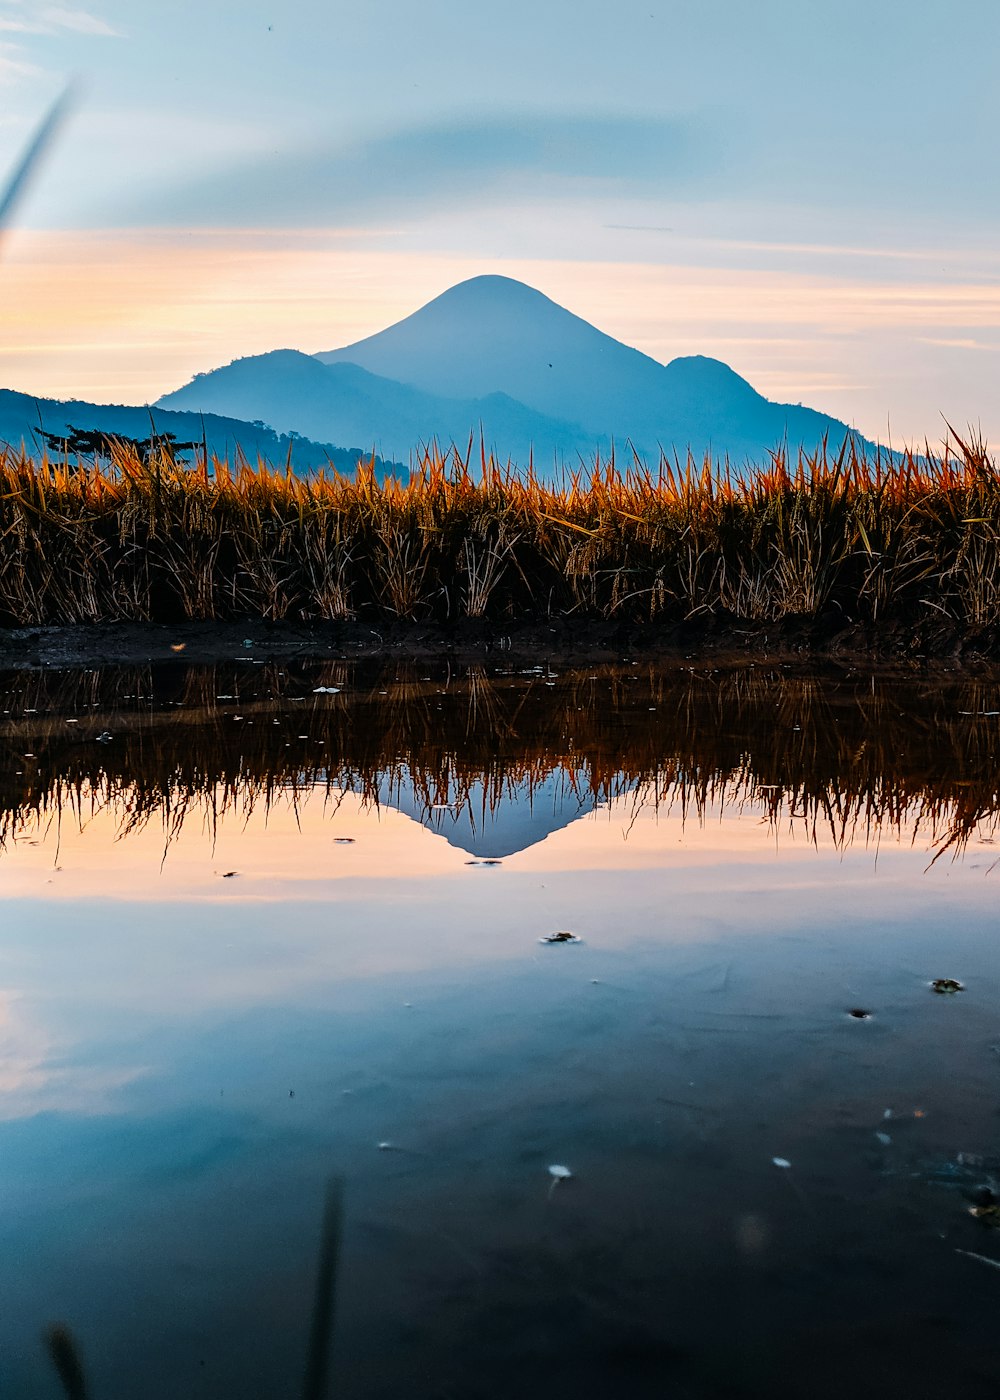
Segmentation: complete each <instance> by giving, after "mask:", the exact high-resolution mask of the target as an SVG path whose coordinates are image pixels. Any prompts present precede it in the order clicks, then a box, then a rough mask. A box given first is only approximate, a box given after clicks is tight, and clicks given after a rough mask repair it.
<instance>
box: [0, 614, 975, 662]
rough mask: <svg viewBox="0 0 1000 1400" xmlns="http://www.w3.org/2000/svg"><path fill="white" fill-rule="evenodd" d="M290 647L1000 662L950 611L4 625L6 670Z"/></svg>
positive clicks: (543, 656) (364, 653)
mask: <svg viewBox="0 0 1000 1400" xmlns="http://www.w3.org/2000/svg"><path fill="white" fill-rule="evenodd" d="M290 656H303V657H305V656H315V657H318V658H339V659H348V660H354V659H369V658H370V659H379V658H384V659H400V660H414V661H417V660H431V659H435V658H440V659H454V660H455V661H457V662H462V663H469V662H475V661H486V660H489V661H491V662H492V661H497V660H499V659H502V658H505V657H510V658H512V659H517V658H531V659H532V660H533V661H535V662H537V661H541V660H549V661H553V662H558V663H559V664H561V665H567V664H570V663H573V662H581V663H587V662H596V661H619V660H634V659H639V658H641V659H649V660H656V661H658V662H661V663H664V664H670V663H671V662H676V663H677V664H678V665H680V666H689V665H691V664H692V663H694V664H696V665H697V664H704V663H711V664H712V665H713V666H719V665H734V666H739V665H747V664H750V663H760V662H782V663H785V662H790V663H799V664H805V665H808V664H815V663H816V662H825V663H834V664H837V665H841V666H854V667H861V668H865V669H875V670H880V671H881V670H885V669H890V670H897V669H898V670H903V671H921V670H929V669H943V670H949V671H952V670H978V669H983V668H989V669H992V668H993V667H995V666H996V665H997V664H998V663H1000V631H998V629H983V630H980V631H969V630H963V629H960V628H958V627H956V626H955V625H954V624H952V623H951V622H950V621H948V620H946V619H944V618H941V619H936V618H935V619H929V620H927V621H926V622H923V623H920V624H909V625H901V624H893V625H891V626H885V627H883V628H872V627H867V628H866V627H863V626H860V625H858V624H848V625H845V624H844V623H843V621H842V619H841V618H840V617H839V616H838V617H834V618H819V619H816V618H785V619H783V620H782V621H780V622H772V623H750V622H745V621H740V620H734V619H731V618H723V617H718V616H713V617H710V618H692V619H689V620H688V621H686V622H683V623H680V624H672V625H656V624H649V625H635V624H624V625H623V624H615V623H609V622H601V621H593V620H588V619H581V620H575V619H572V618H544V619H537V620H534V621H529V622H524V623H520V624H517V625H512V624H499V625H497V624H492V623H485V622H476V621H470V620H468V619H465V620H462V621H459V622H456V623H454V624H450V625H449V624H438V623H427V624H424V623H420V622H403V621H393V622H390V623H380V624H379V625H378V626H377V627H375V626H372V625H370V624H368V623H363V622H356V621H355V622H337V623H325V624H324V623H310V624H299V625H296V624H294V623H288V622H278V623H271V622H263V621H261V620H259V619H258V620H256V621H250V620H244V621H242V622H224V623H219V622H187V623H175V624H151V623H105V624H99V625H91V626H72V627H34V628H28V627H20V628H9V629H0V668H6V669H12V670H21V669H35V668H42V669H46V668H58V667H65V666H114V665H129V664H135V663H143V662H148V661H169V660H171V659H172V658H174V659H178V660H180V659H184V660H187V661H198V662H200V661H204V662H214V661H222V660H229V659H232V658H240V659H244V660H245V659H249V658H254V657H258V658H260V657H290Z"/></svg>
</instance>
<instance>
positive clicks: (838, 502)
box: [0, 438, 1000, 628]
mask: <svg viewBox="0 0 1000 1400" xmlns="http://www.w3.org/2000/svg"><path fill="white" fill-rule="evenodd" d="M998 545H1000V477H998V474H997V469H996V466H995V464H994V463H993V462H992V461H991V460H990V459H989V457H988V456H987V454H986V452H985V450H984V448H983V447H982V446H981V445H979V444H977V443H975V442H969V443H965V442H963V441H962V440H961V439H958V438H955V439H954V440H953V442H952V443H951V445H949V446H948V447H946V448H945V450H944V452H943V453H942V454H940V455H938V456H937V457H933V456H932V455H931V454H930V453H927V454H926V455H916V454H914V453H909V454H902V455H896V456H893V457H890V456H888V455H885V454H883V455H877V456H875V457H866V456H865V455H864V454H863V453H862V452H861V451H860V450H859V449H858V448H857V447H856V446H853V445H850V446H848V447H846V448H845V449H844V451H843V452H841V453H840V454H839V455H837V456H833V455H832V454H830V453H828V452H827V450H826V449H825V448H824V449H821V450H820V451H818V452H816V453H815V454H813V455H811V456H807V455H805V454H800V455H799V457H798V459H797V460H796V461H794V462H790V461H788V460H787V459H786V457H785V456H784V454H783V453H781V452H776V453H774V454H773V455H772V458H771V460H770V462H769V463H768V464H767V465H766V466H764V467H761V468H758V469H755V470H752V471H750V472H749V474H747V475H744V476H740V475H737V474H736V473H734V472H732V471H730V470H723V471H714V470H713V469H712V467H711V464H706V465H705V466H704V467H701V468H699V467H698V466H697V465H696V464H694V463H693V462H691V461H689V462H688V463H687V464H686V465H685V466H681V465H680V464H678V463H676V462H674V463H670V462H668V461H666V460H664V461H663V462H662V463H661V465H660V467H659V468H658V469H657V470H656V471H655V472H654V471H651V470H649V469H647V468H645V467H643V466H642V465H641V464H639V463H634V464H632V465H631V466H629V467H627V468H624V469H623V468H621V467H620V466H619V465H618V464H616V463H615V462H614V461H610V462H604V463H602V462H600V461H599V462H598V463H597V464H596V466H595V467H594V469H593V471H592V472H591V474H590V475H589V476H588V477H586V478H584V477H583V476H581V475H577V476H573V477H567V479H566V480H564V481H563V482H562V483H561V484H560V485H557V486H552V485H546V484H545V483H543V482H541V481H539V480H538V479H537V478H535V477H534V476H533V475H532V474H530V473H528V474H527V475H525V476H519V475H517V474H516V473H515V472H514V471H512V470H510V469H508V468H504V467H501V466H500V465H499V464H498V463H496V462H495V461H493V460H491V459H486V458H485V457H484V458H483V459H482V460H481V461H480V462H479V463H477V464H476V465H475V467H474V468H473V467H472V466H470V461H469V457H468V455H465V456H463V455H462V454H460V453H458V452H457V451H452V453H451V454H450V455H442V454H436V453H430V452H429V453H427V454H426V455H425V457H424V459H423V462H422V464H421V466H420V469H419V470H417V471H415V472H414V473H413V474H412V476H411V480H410V482H409V483H408V484H406V485H402V484H400V483H399V482H397V481H394V480H388V481H384V482H379V481H378V480H376V477H375V473H374V470H372V469H371V468H370V467H369V466H366V465H364V464H362V465H361V466H360V467H359V469H358V471H357V473H356V476H354V477H345V476H340V475H337V474H323V473H321V474H319V475H316V476H313V477H297V476H295V475H293V474H292V473H291V471H289V470H284V471H282V470H274V469H272V468H270V467H269V466H267V464H265V463H257V464H256V465H252V464H250V463H249V462H247V461H246V460H245V459H243V458H238V460H237V461H236V463H235V465H232V466H231V465H230V464H228V463H227V462H224V461H218V460H215V461H213V462H212V463H211V466H210V467H209V465H208V464H206V463H205V462H204V461H201V462H200V464H199V465H198V467H196V468H194V469H185V468H183V467H180V466H178V465H177V464H175V463H174V462H173V461H172V460H171V459H170V457H169V456H165V457H163V458H161V459H159V460H155V461H153V462H152V463H149V464H145V465H144V464H143V463H142V462H140V461H139V460H138V458H137V457H136V456H135V455H134V454H131V455H130V454H129V452H128V451H126V450H124V449H123V450H121V451H119V452H117V453H116V454H115V455H114V457H113V459H112V462H111V464H110V465H109V466H101V465H93V464H91V465H88V464H86V463H70V462H66V461H63V462H54V461H50V460H46V459H43V460H41V461H33V460H31V459H29V458H28V457H26V456H24V455H23V454H18V453H15V452H13V451H11V450H10V449H2V448H0V624H7V625H13V624H18V625H40V624H67V623H74V622H99V621H114V620H124V619H128V620H139V621H141V620H151V621H177V620H182V619H227V618H238V617H257V618H265V619H270V620H280V619H294V620H297V621H302V620H306V621H309V620H316V619H325V620H342V619H349V618H353V617H360V618H367V619H375V618H386V617H391V618H411V619H419V620H438V621H445V620H449V619H451V620H454V619H458V618H463V617H465V618H488V619H492V620H494V621H496V622H500V621H503V620H513V621H517V620H519V619H526V618H531V617H539V616H577V617H591V618H602V619H612V618H614V619H622V620H625V621H630V622H637V621H639V622H649V621H651V620H657V619H663V620H665V621H682V620H685V619H689V618H693V617H698V616H703V615H710V614H717V615H723V616H727V617H731V618H737V619H745V620H748V621H752V622H770V621H776V620H779V619H782V618H786V617H799V618H815V617H817V616H819V615H820V614H822V613H824V612H829V611H830V610H835V611H838V612H839V614H840V615H842V616H843V617H844V618H845V619H856V620H860V621H866V622H875V623H878V622H881V621H883V620H885V619H887V618H893V619H900V618H903V619H906V618H910V619H912V618H919V617H920V616H921V615H923V616H924V617H926V615H927V611H928V610H932V611H935V612H936V613H937V614H939V615H944V616H945V617H947V618H948V619H950V620H951V621H952V622H953V623H955V624H958V625H961V626H963V627H971V628H985V627H989V626H991V625H993V624H995V623H996V622H997V621H998V620H1000V549H998Z"/></svg>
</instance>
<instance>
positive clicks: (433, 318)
mask: <svg viewBox="0 0 1000 1400" xmlns="http://www.w3.org/2000/svg"><path fill="white" fill-rule="evenodd" d="M160 403H161V405H163V406H165V407H170V408H186V409H194V410H205V411H210V412H214V413H225V414H230V415H233V416H235V417H248V418H259V417H263V418H265V419H266V420H267V421H268V422H269V423H271V425H272V426H273V427H275V428H278V429H281V430H283V431H284V430H287V429H289V428H294V429H296V430H297V431H299V432H304V433H307V434H308V435H310V436H312V437H319V438H320V439H323V440H326V439H332V440H334V441H337V442H345V441H352V442H354V441H360V442H365V443H368V442H376V443H377V444H378V446H379V448H380V450H381V451H383V452H384V453H385V454H387V455H389V456H394V457H401V458H402V459H403V460H406V459H407V457H408V454H409V453H410V452H412V451H413V450H414V449H415V448H416V447H418V446H419V444H420V443H421V442H428V441H430V440H431V439H434V438H436V439H438V440H439V441H441V442H443V443H447V442H449V441H455V442H457V443H458V444H459V445H464V444H465V443H466V442H467V441H468V439H469V435H470V433H476V434H478V432H479V430H480V428H481V429H482V431H483V434H484V437H485V441H486V445H487V447H494V448H495V449H496V452H497V455H498V456H499V457H500V458H501V459H506V458H508V457H512V458H513V459H514V460H515V461H518V462H521V463H524V462H525V461H526V460H527V455H528V452H529V450H531V449H532V448H533V449H534V454H535V459H536V462H537V463H538V464H539V465H540V466H542V467H544V466H545V465H546V463H550V462H551V461H552V460H553V456H555V457H556V459H558V460H561V461H565V462H568V463H572V464H573V465H577V464H578V454H583V455H584V457H585V458H587V457H592V456H593V453H594V450H595V449H596V448H598V447H600V448H601V449H602V450H606V449H607V447H608V446H609V444H610V443H611V441H612V439H614V440H615V441H616V442H617V443H618V444H619V446H620V447H622V448H624V447H625V446H626V444H627V443H629V442H631V443H634V444H635V446H636V447H637V448H638V449H639V451H640V452H642V453H644V454H646V456H647V457H650V458H652V459H653V460H655V459H656V457H657V455H658V452H659V449H660V448H661V447H662V448H664V449H665V450H666V451H667V452H668V453H672V452H673V451H674V450H676V451H678V452H679V453H681V454H682V455H683V454H684V453H685V452H686V450H687V449H688V448H690V449H691V450H692V451H693V452H694V453H695V454H696V455H699V456H700V455H701V454H702V453H704V452H706V451H711V452H713V453H714V454H715V456H716V457H722V456H724V455H725V454H729V456H731V457H732V458H733V461H734V463H736V464H739V463H741V462H743V461H744V460H745V459H747V458H749V459H752V460H757V461H760V460H766V457H767V453H768V451H769V450H770V449H773V448H775V447H777V446H779V445H780V444H781V443H782V442H787V443H788V444H789V446H790V448H791V449H792V451H793V452H794V451H795V449H796V448H797V447H798V446H800V445H802V446H804V447H806V448H807V449H813V448H815V447H817V446H818V445H819V444H820V442H821V441H822V440H823V438H824V436H828V437H829V442H830V446H831V448H832V450H833V451H834V452H836V451H837V450H838V449H839V447H840V446H841V444H842V443H843V442H844V440H845V437H847V436H850V435H852V430H851V429H850V428H848V427H847V425H846V424H844V423H841V422H839V421H838V420H837V419H835V418H831V417H829V416H828V415H826V414H823V413H818V412H816V411H815V410H813V409H810V408H804V407H802V405H800V404H782V403H772V402H771V401H770V400H768V399H765V398H764V397H763V396H762V395H761V394H758V393H757V391H756V390H755V389H754V388H753V387H752V386H751V385H750V384H748V383H747V381H746V380H745V379H742V378H741V377H740V376H739V375H738V374H736V373H735V371H733V370H732V369H730V368H729V366H728V365H725V364H723V363H722V362H721V361H719V360H713V359H708V358H706V357H705V356H703V355H689V356H684V357H681V358H679V359H675V360H672V361H671V362H670V363H669V364H667V365H662V364H659V363H658V362H657V361H656V360H653V359H651V358H650V357H649V356H648V355H644V354H642V352H641V351H639V350H634V349H632V348H631V347H630V346H628V345H624V344H622V343H621V341H618V340H615V339H614V338H613V337H611V336H609V335H605V334H604V333H603V332H602V331H599V330H597V328H596V327H595V326H592V325H590V324H589V323H588V322H587V321H584V320H582V319H581V317H579V316H575V315H573V314H572V312H570V311H567V310H565V309H564V308H563V307H561V306H558V305H556V303H555V302H553V301H550V300H549V298H548V297H546V296H543V295H542V293H541V292H538V291H535V290H534V289H533V288H532V287H527V286H525V285H524V284H523V283H521V282H515V281H513V280H512V279H511V278H509V277H474V278H472V279H471V280H469V281H467V282H462V283H459V285H458V286H455V287H452V288H450V289H449V290H448V291H446V292H444V293H442V295H441V296H439V297H436V298H435V299H434V300H433V301H431V302H429V303H428V304H427V305H426V306H424V307H421V308H420V310H418V311H416V312H414V313H413V315H411V316H407V317H406V318H405V320H402V321H400V322H398V323H397V324H396V325H394V326H390V327H388V329H386V330H384V331H380V332H379V333H378V334H377V335H372V336H369V337H368V338H367V339H365V340H361V341H358V342H357V343H356V344H354V345H348V346H345V347H343V348H342V349H339V350H331V351H328V352H326V353H323V354H319V355H315V356H309V355H304V354H300V353H298V352H296V351H291V350H275V351H273V352H271V353H270V354H267V355H257V356H254V357H253V358H251V359H246V360H239V361H236V362H235V363H234V364H231V365H228V366H225V367H223V368H221V369H217V370H213V371H211V372H209V373H207V374H201V375H198V376H197V377H196V378H195V379H194V380H192V381H191V383H189V384H187V385H185V386H184V387H183V388H181V389H178V390H177V391H176V392H174V393H172V394H167V395H165V396H164V397H163V398H162V399H161V400H160ZM855 436H856V435H855Z"/></svg>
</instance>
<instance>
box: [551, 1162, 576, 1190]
mask: <svg viewBox="0 0 1000 1400" xmlns="http://www.w3.org/2000/svg"><path fill="white" fill-rule="evenodd" d="M549 1176H550V1177H551V1178H552V1187H551V1189H552V1190H553V1191H554V1190H555V1188H556V1187H557V1186H558V1185H559V1183H560V1181H572V1180H573V1173H572V1172H571V1171H570V1169H569V1167H563V1166H560V1165H559V1163H558V1162H556V1163H554V1165H553V1166H551V1167H549Z"/></svg>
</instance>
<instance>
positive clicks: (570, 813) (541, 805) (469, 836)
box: [378, 768, 603, 860]
mask: <svg viewBox="0 0 1000 1400" xmlns="http://www.w3.org/2000/svg"><path fill="white" fill-rule="evenodd" d="M573 776H574V775H571V773H570V771H569V770H568V769H566V768H558V769H557V770H556V771H555V772H554V773H551V774H549V775H548V776H547V777H545V778H542V779H541V780H540V781H539V782H537V783H534V784H533V783H531V782H530V781H529V779H527V778H521V779H520V781H518V780H516V779H510V780H509V781H507V782H506V783H505V784H504V787H503V794H502V796H501V798H500V800H499V802H498V801H496V800H495V798H494V794H493V793H492V792H491V790H490V788H489V787H488V785H487V783H486V782H485V780H483V779H475V780H473V781H472V782H471V783H469V784H466V785H463V786H462V788H461V789H460V790H456V789H454V788H453V789H452V790H451V791H450V792H448V793H446V794H442V796H441V797H440V799H439V800H438V801H437V802H435V803H433V804H431V806H429V807H428V805H427V802H426V800H425V798H424V796H423V795H422V794H421V792H420V785H419V784H418V783H414V781H413V778H412V776H411V775H410V773H409V772H407V771H405V770H404V771H403V772H400V773H395V774H392V775H388V774H386V775H383V777H382V778H381V779H380V781H379V785H378V801H379V805H380V806H383V807H394V808H395V809H396V810H397V811H399V812H403V813H405V814H406V815H407V816H408V817H412V818H413V819H414V821H418V822H420V824H421V825H422V826H425V827H427V828H428V830H430V831H433V832H436V833H437V835H438V836H443V837H444V839H445V840H446V841H447V842H448V843H449V845H452V846H457V847H458V849H459V850H462V851H467V852H468V853H469V855H470V856H476V857H479V858H482V859H494V860H495V859H501V858H502V857H504V856H511V855H514V854H515V853H516V852H518V851H526V850H528V849H529V847H531V846H537V845H538V843H539V842H540V841H544V840H545V838H546V836H551V835H552V833H553V832H554V831H561V830H562V829H563V828H564V827H567V826H569V825H570V824H571V823H572V822H575V821H576V820H577V819H578V818H579V817H582V816H585V815H586V814H587V813H588V812H593V811H594V810H595V809H596V808H597V807H599V806H601V805H603V804H602V803H601V802H600V801H599V799H598V798H597V797H596V796H595V794H594V793H593V792H591V790H590V788H589V786H588V785H587V783H586V782H585V781H584V782H583V783H579V784H578V783H575V782H573V781H572V777H573Z"/></svg>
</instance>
